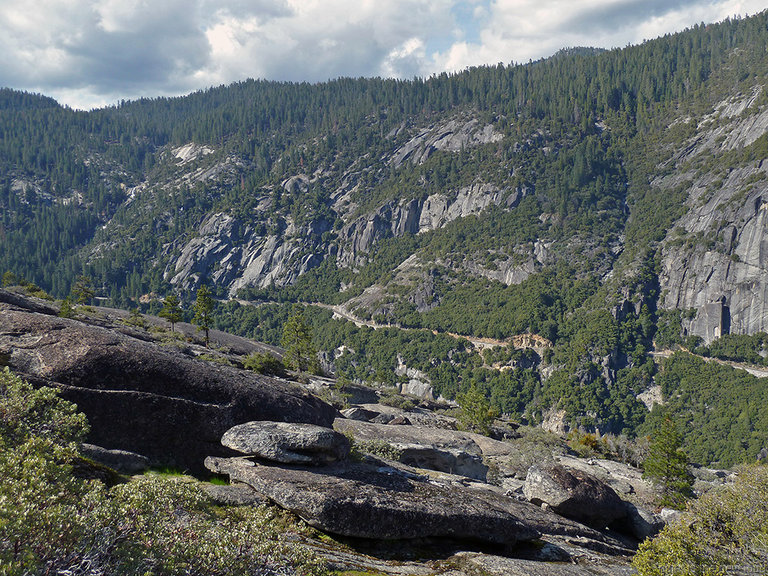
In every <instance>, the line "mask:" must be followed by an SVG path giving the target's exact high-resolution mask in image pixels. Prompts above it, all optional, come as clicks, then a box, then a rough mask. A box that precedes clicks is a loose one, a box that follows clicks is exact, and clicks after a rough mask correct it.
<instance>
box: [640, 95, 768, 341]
mask: <svg viewBox="0 0 768 576" xmlns="http://www.w3.org/2000/svg"><path fill="white" fill-rule="evenodd" d="M757 95H759V90H758V91H756V92H755V93H754V94H752V95H745V96H743V97H741V98H735V99H732V100H729V101H726V102H723V103H721V104H720V105H719V106H718V107H716V110H715V111H714V112H713V115H712V117H713V118H715V117H716V118H717V120H718V121H717V122H714V123H712V126H708V125H707V122H708V120H709V119H707V118H705V119H703V120H702V122H701V123H700V125H699V128H700V130H699V131H697V133H696V135H695V136H694V137H692V139H691V140H690V141H689V142H687V146H686V147H685V148H684V149H683V150H682V152H681V153H680V156H679V157H678V158H677V159H676V161H677V163H678V164H679V165H683V164H684V163H685V162H686V161H687V160H689V159H692V158H694V157H696V156H700V157H702V158H704V157H707V158H709V157H711V155H712V152H713V151H714V152H726V151H732V150H737V149H739V148H742V147H744V146H748V145H750V144H752V143H753V142H755V141H756V140H757V139H758V138H759V137H761V136H762V135H763V134H765V133H766V132H768V111H766V110H763V111H762V112H760V113H758V114H751V115H750V114H744V112H745V110H747V109H749V108H750V106H752V104H753V103H754V101H755V98H756V97H757ZM652 186H654V187H657V188H658V189H660V190H664V189H672V188H674V187H677V186H683V187H685V188H687V190H688V201H687V204H686V213H685V215H684V216H683V217H682V218H681V219H680V220H678V221H677V222H676V223H675V226H674V227H673V229H672V230H671V231H670V232H669V234H668V235H667V238H666V240H665V242H664V250H663V258H662V270H661V273H660V275H659V281H660V284H661V292H662V294H665V298H664V299H663V301H661V302H660V304H661V305H662V306H663V307H664V308H680V309H684V310H687V309H693V310H695V316H694V317H692V318H688V319H686V321H685V322H684V328H685V329H686V330H687V332H688V334H693V335H697V336H701V337H702V338H703V339H704V341H705V343H709V342H711V341H712V340H714V339H715V338H717V337H719V336H721V335H723V334H728V333H733V334H754V333H756V332H760V331H765V330H768V233H767V232H766V230H768V228H766V226H768V163H766V162H765V161H764V160H758V161H754V162H749V163H746V164H743V165H740V166H737V167H732V168H730V169H729V170H728V171H727V172H726V173H725V175H724V176H723V175H721V174H712V173H711V172H707V171H702V172H700V173H697V174H696V175H695V176H691V175H690V174H686V173H682V172H675V173H672V174H671V175H669V176H666V177H663V178H658V179H657V180H656V181H654V182H653V183H652Z"/></svg>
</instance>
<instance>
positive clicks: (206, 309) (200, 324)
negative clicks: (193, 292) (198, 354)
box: [192, 284, 213, 347]
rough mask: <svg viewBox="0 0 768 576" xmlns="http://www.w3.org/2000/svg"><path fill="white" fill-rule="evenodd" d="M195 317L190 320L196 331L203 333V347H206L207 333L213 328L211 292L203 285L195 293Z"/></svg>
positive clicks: (207, 341)
mask: <svg viewBox="0 0 768 576" xmlns="http://www.w3.org/2000/svg"><path fill="white" fill-rule="evenodd" d="M193 309H194V311H195V316H194V318H192V323H193V324H196V325H197V329H198V330H204V331H205V345H206V347H207V346H208V343H209V341H210V340H209V335H208V332H209V330H210V329H211V327H212V326H213V298H212V297H211V290H210V289H209V288H208V286H206V285H205V284H203V285H202V286H200V289H199V290H198V291H197V298H196V299H195V305H194V308H193Z"/></svg>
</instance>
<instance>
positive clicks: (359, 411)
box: [341, 406, 379, 422]
mask: <svg viewBox="0 0 768 576" xmlns="http://www.w3.org/2000/svg"><path fill="white" fill-rule="evenodd" d="M341 415H342V416H344V418H349V419H350V420H360V421H361V422H368V421H369V420H372V419H373V418H375V417H376V416H378V415H379V413H378V412H374V411H373V410H366V409H365V408H361V407H360V406H355V407H353V408H347V409H346V410H342V411H341Z"/></svg>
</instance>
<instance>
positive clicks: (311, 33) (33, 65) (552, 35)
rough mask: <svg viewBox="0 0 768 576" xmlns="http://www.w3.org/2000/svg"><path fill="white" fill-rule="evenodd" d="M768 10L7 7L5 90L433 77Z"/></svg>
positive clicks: (98, 92)
mask: <svg viewBox="0 0 768 576" xmlns="http://www.w3.org/2000/svg"><path fill="white" fill-rule="evenodd" d="M766 8H768V0H0V54H2V55H3V57H2V63H0V86H3V87H10V88H14V89H18V90H26V91H29V92H37V93H41V94H45V95H48V96H52V97H54V98H55V99H56V100H58V101H59V102H60V103H61V104H64V105H67V106H70V107H72V108H79V109H86V110H88V109H92V108H97V107H102V106H107V105H111V104H115V103H117V102H119V101H120V100H133V99H136V98H140V97H157V96H175V95H181V94H188V93H190V92H194V91H196V90H200V89H204V88H207V87H210V86H218V85H221V84H229V83H231V82H236V81H239V80H245V79H247V78H261V79H266V80H281V81H294V82H305V81H306V82H322V81H326V80H329V79H334V78H338V77H343V76H346V77H374V76H382V77H396V78H406V79H407V78H413V77H416V76H421V77H426V76H430V75H432V74H436V73H440V72H443V71H449V72H454V71H460V70H462V69H464V68H466V67H468V66H475V65H482V64H498V63H500V62H501V63H503V64H510V63H513V62H516V63H519V62H528V61H529V60H537V59H539V58H544V57H547V56H551V55H552V54H554V53H555V52H557V51H558V50H559V49H561V48H566V47H575V46H594V47H601V48H615V47H624V46H627V45H629V44H638V43H640V42H643V41H644V40H648V39H652V38H656V37H658V36H663V35H664V34H667V33H670V32H677V31H680V30H683V29H685V28H687V27H690V26H693V25H695V24H698V23H701V22H705V23H709V22H716V21H720V20H723V19H725V18H728V17H730V18H733V17H736V16H746V15H752V14H755V13H757V12H760V11H762V10H764V9H766Z"/></svg>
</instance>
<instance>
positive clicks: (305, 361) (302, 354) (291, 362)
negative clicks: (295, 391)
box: [280, 312, 320, 374]
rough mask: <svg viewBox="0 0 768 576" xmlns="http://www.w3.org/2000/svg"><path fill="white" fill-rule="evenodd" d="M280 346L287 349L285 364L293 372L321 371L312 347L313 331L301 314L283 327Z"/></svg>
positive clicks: (293, 317)
mask: <svg viewBox="0 0 768 576" xmlns="http://www.w3.org/2000/svg"><path fill="white" fill-rule="evenodd" d="M280 345H281V346H282V347H283V348H285V357H284V358H283V361H284V363H285V364H286V365H287V366H289V367H290V368H292V369H293V370H297V371H299V372H311V373H313V374H317V373H318V372H319V371H320V363H319V362H318V359H317V350H316V349H315V347H314V346H313V345H312V331H311V330H310V328H309V326H308V325H307V321H306V319H305V318H304V314H302V313H301V312H298V313H296V314H294V315H293V316H291V317H290V318H289V319H288V321H287V322H286V323H285V325H284V326H283V337H282V339H281V340H280Z"/></svg>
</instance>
